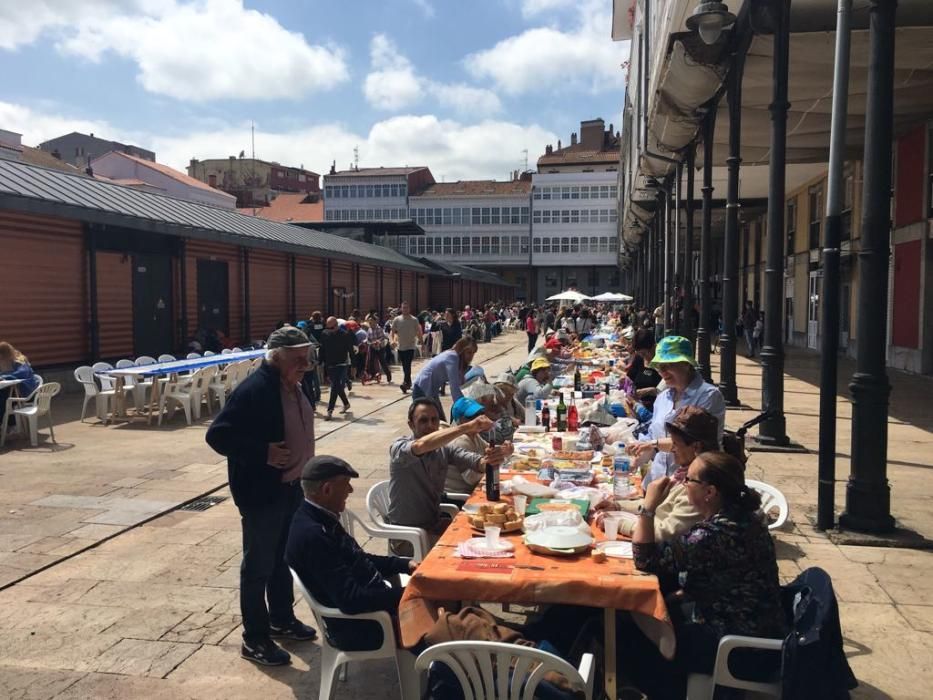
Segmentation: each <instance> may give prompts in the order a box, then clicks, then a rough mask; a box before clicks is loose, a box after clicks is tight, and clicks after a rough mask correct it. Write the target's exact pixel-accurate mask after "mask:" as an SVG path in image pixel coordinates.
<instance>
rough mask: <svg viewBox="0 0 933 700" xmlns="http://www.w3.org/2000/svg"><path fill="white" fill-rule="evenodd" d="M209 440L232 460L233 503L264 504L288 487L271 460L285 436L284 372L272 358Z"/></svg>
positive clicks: (239, 391)
mask: <svg viewBox="0 0 933 700" xmlns="http://www.w3.org/2000/svg"><path fill="white" fill-rule="evenodd" d="M205 439H206V440H207V444H208V445H210V446H211V447H212V448H213V449H214V451H215V452H217V453H219V454H222V455H224V456H225V457H226V458H227V478H228V480H229V481H230V492H231V493H232V494H233V502H234V503H236V504H237V506H238V507H239V508H240V509H241V510H243V509H249V508H254V507H262V506H265V505H267V504H268V503H270V502H272V501H274V500H275V497H276V496H277V495H278V494H279V493H280V490H281V489H283V488H292V487H290V486H288V485H287V484H283V483H282V481H281V480H282V472H281V470H279V469H276V468H275V467H272V466H270V465H269V464H267V460H268V452H269V443H272V442H281V441H282V440H284V439H285V419H284V416H283V414H282V387H281V374H280V373H279V371H278V370H277V369H276V368H275V367H273V366H272V365H270V364H269V363H268V362H263V363H262V365H260V367H259V369H257V370H256V371H255V372H253V373H252V374H250V375H249V376H248V377H247V378H246V379H244V380H243V381H242V382H241V383H240V384H239V386H237V388H236V389H234V391H233V393H232V394H230V397H229V398H228V399H227V401H226V403H225V404H224V407H223V409H222V410H221V412H220V413H219V414H217V417H216V418H215V419H214V421H213V422H212V423H211V427H210V428H208V430H207V435H206V437H205Z"/></svg>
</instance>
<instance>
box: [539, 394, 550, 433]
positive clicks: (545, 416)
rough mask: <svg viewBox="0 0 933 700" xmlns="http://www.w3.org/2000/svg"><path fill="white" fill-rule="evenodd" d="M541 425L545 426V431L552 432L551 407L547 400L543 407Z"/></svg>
mask: <svg viewBox="0 0 933 700" xmlns="http://www.w3.org/2000/svg"><path fill="white" fill-rule="evenodd" d="M541 425H543V426H544V432H546V433H549V432H551V407H550V406H549V405H548V403H547V401H545V402H544V405H543V406H542V407H541Z"/></svg>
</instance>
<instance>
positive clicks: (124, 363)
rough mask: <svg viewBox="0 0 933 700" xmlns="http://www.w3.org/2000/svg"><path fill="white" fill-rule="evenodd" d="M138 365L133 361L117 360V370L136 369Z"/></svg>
mask: <svg viewBox="0 0 933 700" xmlns="http://www.w3.org/2000/svg"><path fill="white" fill-rule="evenodd" d="M135 366H136V363H135V362H133V361H132V360H117V364H116V368H117V369H126V368H127V367H135Z"/></svg>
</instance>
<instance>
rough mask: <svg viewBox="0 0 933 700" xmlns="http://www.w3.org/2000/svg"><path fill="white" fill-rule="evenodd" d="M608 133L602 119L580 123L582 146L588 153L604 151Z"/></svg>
mask: <svg viewBox="0 0 933 700" xmlns="http://www.w3.org/2000/svg"><path fill="white" fill-rule="evenodd" d="M605 138H606V133H605V127H604V125H603V120H602V119H590V120H589V121H585V122H580V144H581V145H582V146H583V147H584V148H585V149H586V150H587V151H599V150H602V147H603V142H604V141H605Z"/></svg>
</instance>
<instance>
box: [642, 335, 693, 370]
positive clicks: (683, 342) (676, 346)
mask: <svg viewBox="0 0 933 700" xmlns="http://www.w3.org/2000/svg"><path fill="white" fill-rule="evenodd" d="M675 362H686V363H687V364H689V365H690V366H691V367H696V366H697V361H696V360H695V359H694V357H693V346H692V345H690V341H689V340H687V339H686V338H684V337H683V336H680V335H669V336H666V337H664V338H661V340H660V342H658V344H657V347H655V349H654V359H653V360H651V363H650V364H649V365H648V366H649V367H651V368H652V369H657V367H658V365H670V364H674V363H675Z"/></svg>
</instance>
